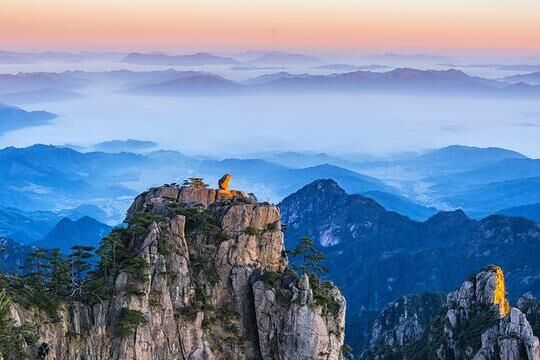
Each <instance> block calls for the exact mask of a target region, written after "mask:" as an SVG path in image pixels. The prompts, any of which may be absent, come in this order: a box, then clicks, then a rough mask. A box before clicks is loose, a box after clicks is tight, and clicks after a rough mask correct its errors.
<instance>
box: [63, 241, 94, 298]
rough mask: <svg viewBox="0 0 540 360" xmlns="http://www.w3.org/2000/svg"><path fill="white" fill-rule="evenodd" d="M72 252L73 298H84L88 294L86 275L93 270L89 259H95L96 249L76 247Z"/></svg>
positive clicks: (70, 256)
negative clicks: (94, 252) (94, 251)
mask: <svg viewBox="0 0 540 360" xmlns="http://www.w3.org/2000/svg"><path fill="white" fill-rule="evenodd" d="M71 250H73V252H72V253H71V254H70V255H69V258H70V264H71V269H70V273H71V274H70V275H71V289H72V290H71V296H78V297H81V298H82V297H83V295H84V294H85V293H86V287H85V283H86V280H87V277H86V275H87V273H88V271H89V270H90V269H91V265H90V263H89V259H91V258H92V257H93V253H92V251H93V250H94V248H93V247H91V246H83V245H75V246H73V247H72V248H71Z"/></svg>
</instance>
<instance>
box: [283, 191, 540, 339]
mask: <svg viewBox="0 0 540 360" xmlns="http://www.w3.org/2000/svg"><path fill="white" fill-rule="evenodd" d="M279 206H280V209H281V211H282V221H283V223H284V224H286V225H287V233H286V234H287V236H286V244H287V247H289V248H294V247H295V245H296V244H297V242H298V240H299V239H300V238H301V237H303V236H309V237H311V238H312V239H313V240H314V241H315V242H316V243H317V244H318V245H319V248H320V249H321V251H323V252H324V254H325V255H326V257H327V264H328V268H329V269H330V275H329V277H330V278H331V279H332V280H333V281H335V282H336V284H337V285H339V286H340V287H341V288H342V289H343V291H344V294H345V296H346V297H347V301H348V304H349V312H348V318H349V320H350V321H348V327H349V331H348V334H352V333H354V334H356V335H355V337H354V338H349V339H348V341H349V342H350V343H351V345H353V347H355V348H357V349H362V348H363V347H365V346H366V343H365V341H366V339H367V337H368V336H369V334H366V333H364V335H363V332H365V331H366V330H368V329H369V326H368V325H366V324H364V323H363V322H364V321H368V322H369V321H373V312H375V313H376V312H378V311H380V310H381V309H382V308H384V306H386V304H387V303H388V302H391V301H394V300H396V299H397V298H399V297H400V296H403V295H407V294H414V293H418V292H423V291H444V292H446V291H450V290H452V289H453V288H455V287H457V286H458V284H459V283H460V282H461V281H462V279H464V278H467V276H468V275H469V274H471V273H473V272H475V271H477V270H478V269H480V268H482V267H485V266H487V265H489V264H492V263H496V264H499V265H500V266H501V267H502V268H504V269H505V271H506V272H507V278H508V283H509V286H508V291H509V294H510V298H511V299H512V300H516V299H517V298H518V297H519V296H521V295H522V294H524V293H525V292H532V293H533V294H534V295H539V294H540V278H539V277H538V273H539V271H540V262H539V260H538V257H537V256H536V254H537V253H538V251H539V250H540V248H539V247H540V224H538V223H536V222H533V221H530V220H526V219H524V218H516V217H506V216H502V215H493V216H489V217H487V218H484V219H481V220H472V219H470V218H469V217H467V215H466V214H465V213H464V212H463V211H460V210H457V211H452V212H439V213H437V214H436V215H434V216H432V217H431V218H429V219H428V220H426V221H424V222H417V221H413V220H410V219H409V218H407V217H405V216H403V215H400V214H398V213H395V212H392V211H387V210H386V209H385V208H384V207H382V206H381V205H379V204H378V203H377V202H375V201H374V200H372V199H369V198H366V197H364V196H362V195H349V194H347V193H346V192H345V191H344V190H343V189H342V188H340V187H339V185H338V184H337V183H336V182H335V181H333V180H320V181H316V182H314V183H312V184H310V185H308V186H306V187H304V188H302V189H301V190H299V191H298V192H296V193H295V194H292V195H290V196H288V197H287V198H285V199H284V200H283V201H282V202H281V203H280V205H279ZM370 311H371V312H372V315H371V316H370V315H369V312H370Z"/></svg>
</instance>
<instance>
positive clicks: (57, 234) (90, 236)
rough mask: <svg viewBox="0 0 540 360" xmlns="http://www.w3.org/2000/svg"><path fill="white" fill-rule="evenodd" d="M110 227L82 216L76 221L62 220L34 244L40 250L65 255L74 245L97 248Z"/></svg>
mask: <svg viewBox="0 0 540 360" xmlns="http://www.w3.org/2000/svg"><path fill="white" fill-rule="evenodd" d="M111 230H112V227H110V226H109V225H106V224H103V223H100V222H99V221H97V220H96V219H93V218H91V217H88V216H83V217H82V218H80V219H78V220H71V219H70V218H67V217H66V218H63V219H62V220H60V221H59V222H58V224H56V226H55V227H54V228H53V229H52V230H51V231H50V232H49V233H48V234H47V235H46V236H45V237H44V238H43V240H40V241H37V242H36V243H34V245H35V246H39V247H41V248H49V249H53V248H58V249H61V250H63V251H64V252H66V253H69V252H70V249H71V247H72V246H74V245H85V246H92V247H94V248H97V246H98V245H99V243H100V241H101V239H102V238H104V237H105V236H106V235H107V234H109V233H110V232H111Z"/></svg>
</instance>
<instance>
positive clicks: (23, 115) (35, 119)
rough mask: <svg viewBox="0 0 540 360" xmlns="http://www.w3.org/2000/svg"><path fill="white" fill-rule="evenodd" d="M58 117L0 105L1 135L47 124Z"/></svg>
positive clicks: (47, 113)
mask: <svg viewBox="0 0 540 360" xmlns="http://www.w3.org/2000/svg"><path fill="white" fill-rule="evenodd" d="M0 81H1V80H0ZM56 117H57V115H56V114H53V113H50V112H47V111H25V110H23V109H21V108H18V107H16V106H9V105H5V104H2V103H0V134H1V133H3V132H5V131H9V130H15V129H20V128H24V127H28V126H36V125H42V124H46V123H48V122H49V121H50V120H52V119H54V118H56Z"/></svg>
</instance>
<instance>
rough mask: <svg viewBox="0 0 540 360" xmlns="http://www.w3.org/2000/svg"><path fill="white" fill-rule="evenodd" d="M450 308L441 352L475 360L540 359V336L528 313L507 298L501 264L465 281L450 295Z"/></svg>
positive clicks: (448, 303)
mask: <svg viewBox="0 0 540 360" xmlns="http://www.w3.org/2000/svg"><path fill="white" fill-rule="evenodd" d="M447 307H448V310H447V312H446V316H445V322H444V342H445V344H444V345H443V346H442V347H441V349H440V352H441V353H450V354H452V355H453V356H454V357H455V358H474V359H476V360H488V359H505V360H518V359H527V360H540V344H539V341H538V338H536V337H535V336H534V335H533V331H532V328H531V326H530V325H529V323H528V321H527V319H526V317H525V315H524V314H523V313H522V312H521V311H520V310H519V309H517V308H511V307H510V305H509V303H508V300H507V299H506V288H505V282H504V274H503V271H502V269H501V268H500V267H498V266H495V265H491V266H489V267H488V268H487V269H485V270H484V271H481V272H480V273H478V274H477V275H476V276H475V277H473V278H471V279H470V280H468V281H466V282H464V283H463V284H462V285H461V287H460V288H459V289H458V290H457V291H455V292H453V293H451V294H450V295H449V296H448V302H447ZM478 336H480V344H479V345H480V347H479V348H477V344H478ZM472 337H476V338H472ZM468 338H469V339H468ZM471 338H472V339H471ZM471 355H474V356H471Z"/></svg>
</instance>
